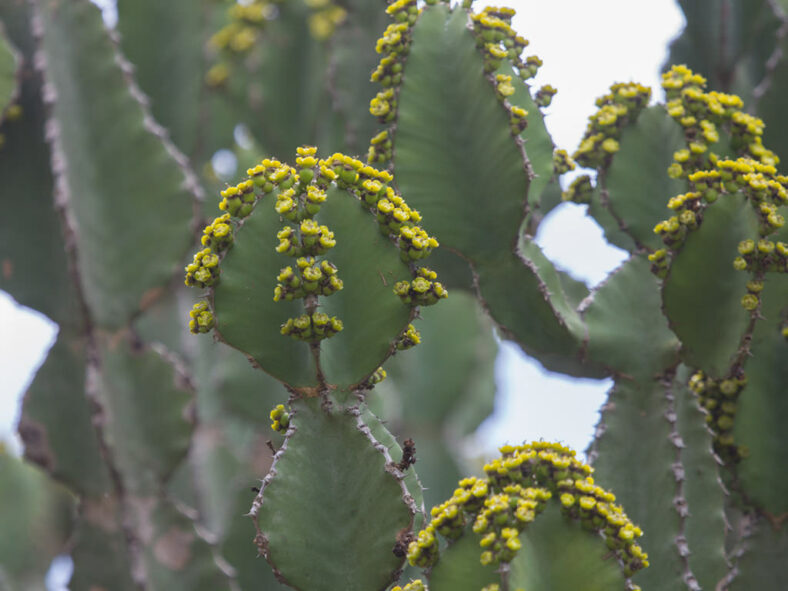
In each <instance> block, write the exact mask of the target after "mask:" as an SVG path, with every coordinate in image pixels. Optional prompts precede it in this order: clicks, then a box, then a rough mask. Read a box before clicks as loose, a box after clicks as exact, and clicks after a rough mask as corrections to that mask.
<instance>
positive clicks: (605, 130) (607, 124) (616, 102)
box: [572, 83, 651, 169]
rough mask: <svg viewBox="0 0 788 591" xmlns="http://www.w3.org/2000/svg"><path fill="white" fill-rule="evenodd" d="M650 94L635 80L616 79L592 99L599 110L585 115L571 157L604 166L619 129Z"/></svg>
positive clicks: (615, 147) (615, 146)
mask: <svg viewBox="0 0 788 591" xmlns="http://www.w3.org/2000/svg"><path fill="white" fill-rule="evenodd" d="M650 98H651V89H650V88H648V87H646V86H643V85H641V84H636V83H626V84H624V83H618V84H613V85H612V86H611V87H610V92H609V93H608V94H606V95H604V96H601V97H599V98H598V99H597V100H596V105H597V107H599V110H598V111H597V112H596V113H594V114H592V115H591V116H590V117H589V118H588V125H587V127H586V131H585V133H584V135H583V139H582V140H581V141H580V146H579V147H578V149H577V150H576V151H575V153H574V154H573V155H572V158H574V160H575V161H576V162H577V163H578V164H580V165H581V166H587V167H589V168H597V169H600V168H601V169H604V168H607V167H608V166H610V163H611V162H612V159H613V155H614V154H615V153H616V152H618V150H619V138H620V137H621V131H622V130H623V129H624V127H626V126H627V125H628V124H629V123H630V122H631V121H633V120H634V119H636V118H637V116H638V114H639V113H640V111H642V110H643V109H644V108H645V107H646V106H647V105H648V101H649V99H650Z"/></svg>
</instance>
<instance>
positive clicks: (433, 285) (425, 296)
mask: <svg viewBox="0 0 788 591" xmlns="http://www.w3.org/2000/svg"><path fill="white" fill-rule="evenodd" d="M437 278H438V274H437V273H436V272H435V271H433V270H432V269H428V268H427V267H420V268H419V269H418V270H417V271H416V278H415V279H413V280H412V281H398V282H397V283H396V284H395V285H394V293H396V294H397V295H398V296H399V298H400V299H401V300H402V302H403V303H404V304H407V305H409V306H431V305H433V304H437V303H438V301H439V300H442V299H444V298H447V297H449V292H448V291H446V288H444V287H443V285H442V284H441V283H440V282H438V281H435V279H437Z"/></svg>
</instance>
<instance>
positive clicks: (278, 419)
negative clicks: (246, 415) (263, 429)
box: [268, 404, 290, 433]
mask: <svg viewBox="0 0 788 591" xmlns="http://www.w3.org/2000/svg"><path fill="white" fill-rule="evenodd" d="M268 416H269V418H270V419H271V429H273V430H274V431H279V432H280V433H284V432H285V431H287V428H288V427H289V426H290V413H289V412H287V411H286V410H285V405H284V404H277V405H276V407H274V409H273V410H272V411H271V412H270V413H269V414H268Z"/></svg>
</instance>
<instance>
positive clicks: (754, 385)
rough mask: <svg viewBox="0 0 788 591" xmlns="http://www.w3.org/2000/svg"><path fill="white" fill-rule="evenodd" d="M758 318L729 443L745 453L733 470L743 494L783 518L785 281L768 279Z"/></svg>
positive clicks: (786, 488) (787, 497) (786, 510)
mask: <svg viewBox="0 0 788 591" xmlns="http://www.w3.org/2000/svg"><path fill="white" fill-rule="evenodd" d="M761 314H762V315H763V319H762V320H759V321H758V322H757V323H756V325H755V331H754V332H753V339H752V344H751V352H752V357H749V358H748V359H747V361H746V362H745V364H744V372H745V375H746V376H747V385H746V386H745V388H744V389H743V390H742V392H741V395H740V396H739V398H738V401H737V405H738V408H737V411H736V418H735V421H734V427H733V437H734V442H735V443H736V444H737V445H739V446H742V448H743V449H744V450H746V451H745V452H744V453H745V456H744V458H743V459H742V461H741V463H740V464H739V466H738V470H737V472H738V475H739V480H740V482H741V485H742V488H743V490H744V492H745V493H746V494H747V496H748V497H750V498H751V499H752V500H753V501H755V502H756V503H757V504H758V505H759V506H761V507H762V508H763V509H765V510H766V511H768V512H770V513H772V514H773V515H778V516H779V515H785V514H788V478H786V474H785V470H784V469H783V467H784V466H785V465H786V461H787V460H788V456H787V455H786V449H788V434H787V433H786V428H785V425H786V421H788V397H787V396H786V388H787V387H788V386H786V385H788V339H786V338H785V337H784V336H783V334H782V329H783V326H784V325H785V323H786V321H787V320H788V277H786V276H785V275H778V274H774V275H771V274H770V275H767V276H766V281H765V287H764V289H763V292H762V294H761Z"/></svg>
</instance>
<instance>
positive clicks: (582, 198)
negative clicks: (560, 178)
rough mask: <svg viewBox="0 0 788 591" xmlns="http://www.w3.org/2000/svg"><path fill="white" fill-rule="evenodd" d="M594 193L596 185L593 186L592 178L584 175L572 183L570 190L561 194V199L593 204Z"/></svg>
mask: <svg viewBox="0 0 788 591" xmlns="http://www.w3.org/2000/svg"><path fill="white" fill-rule="evenodd" d="M556 172H557V169H556ZM593 193H594V185H593V184H591V177H590V176H588V175H587V174H583V175H580V176H579V177H576V178H575V179H574V180H573V181H572V182H571V183H570V185H569V188H568V189H567V190H566V191H564V192H563V193H562V194H561V199H562V200H563V201H571V202H573V203H591V195H592V194H593Z"/></svg>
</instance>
